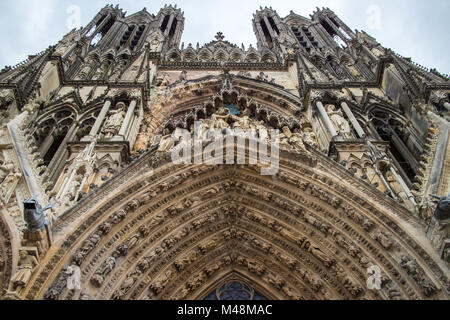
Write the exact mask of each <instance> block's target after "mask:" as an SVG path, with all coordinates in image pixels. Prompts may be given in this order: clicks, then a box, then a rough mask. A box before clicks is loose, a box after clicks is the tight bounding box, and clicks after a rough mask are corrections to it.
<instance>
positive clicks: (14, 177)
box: [0, 171, 22, 202]
mask: <svg viewBox="0 0 450 320" xmlns="http://www.w3.org/2000/svg"><path fill="white" fill-rule="evenodd" d="M21 177H22V174H21V173H20V172H16V171H15V172H13V173H10V174H8V176H7V177H6V178H5V179H4V180H3V182H0V198H2V199H3V201H5V202H8V201H9V198H10V195H11V193H12V191H13V190H12V189H14V187H15V184H16V182H17V181H18V180H19V179H20V178H21Z"/></svg>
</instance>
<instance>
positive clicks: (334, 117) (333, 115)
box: [327, 104, 352, 137]
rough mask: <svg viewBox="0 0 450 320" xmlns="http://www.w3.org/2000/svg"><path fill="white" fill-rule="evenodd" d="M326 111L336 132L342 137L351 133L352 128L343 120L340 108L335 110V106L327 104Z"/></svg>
mask: <svg viewBox="0 0 450 320" xmlns="http://www.w3.org/2000/svg"><path fill="white" fill-rule="evenodd" d="M327 113H328V116H329V117H330V120H331V122H332V123H333V125H334V127H335V129H336V131H337V133H338V134H340V135H342V136H344V137H345V136H348V135H350V134H351V131H352V130H351V128H350V125H349V123H348V121H347V120H345V118H344V115H343V114H342V111H341V110H339V111H336V107H335V106H334V105H332V104H330V105H327Z"/></svg>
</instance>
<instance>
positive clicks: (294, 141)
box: [289, 131, 306, 150]
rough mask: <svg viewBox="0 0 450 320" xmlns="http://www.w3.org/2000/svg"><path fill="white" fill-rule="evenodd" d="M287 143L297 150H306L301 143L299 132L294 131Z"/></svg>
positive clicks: (301, 138)
mask: <svg viewBox="0 0 450 320" xmlns="http://www.w3.org/2000/svg"><path fill="white" fill-rule="evenodd" d="M289 142H290V143H291V145H292V146H293V147H294V148H295V149H297V150H306V148H305V144H304V143H303V136H302V134H301V132H298V131H295V132H294V133H293V134H292V136H291V139H290V141H289Z"/></svg>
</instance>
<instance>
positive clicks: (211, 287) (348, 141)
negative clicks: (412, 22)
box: [0, 5, 450, 300]
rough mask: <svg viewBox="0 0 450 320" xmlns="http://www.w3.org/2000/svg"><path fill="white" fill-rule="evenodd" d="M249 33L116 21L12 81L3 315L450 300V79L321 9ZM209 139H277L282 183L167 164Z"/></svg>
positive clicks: (247, 167)
mask: <svg viewBox="0 0 450 320" xmlns="http://www.w3.org/2000/svg"><path fill="white" fill-rule="evenodd" d="M252 24H253V29H254V32H255V35H256V39H257V46H256V47H253V46H251V45H250V46H245V45H244V44H242V45H236V44H233V43H230V42H228V41H227V40H226V38H225V35H224V34H222V33H221V32H217V34H216V33H215V31H217V30H212V32H211V36H213V35H214V34H216V36H215V37H214V38H213V39H212V41H211V42H209V43H207V44H204V45H200V44H194V45H193V44H188V45H185V44H184V43H181V38H182V34H183V30H184V27H185V18H184V14H183V12H182V10H180V9H179V8H177V6H166V7H164V8H162V9H161V10H160V11H159V12H158V13H149V12H148V11H147V10H146V9H143V10H142V11H140V12H137V13H134V14H131V15H130V14H127V13H126V12H124V11H123V10H122V9H121V8H119V7H118V6H115V7H114V6H112V5H108V6H106V7H105V8H103V9H102V10H101V11H100V12H99V13H98V14H97V15H96V16H95V18H94V19H93V20H92V21H91V22H90V23H89V24H88V25H87V26H86V27H84V28H81V29H76V30H73V31H71V32H70V33H68V34H67V35H66V36H65V37H64V38H63V39H62V40H61V41H60V42H58V43H57V44H56V45H54V46H51V47H49V48H48V49H46V50H45V51H43V52H41V53H38V54H35V55H30V56H29V57H28V59H27V60H26V61H24V62H22V63H19V64H17V65H16V66H14V67H10V66H7V67H5V68H4V69H3V70H1V72H0V114H1V116H0V203H1V206H0V217H1V219H0V299H5V300H110V299H111V300H228V299H235V300H239V299H240V300H409V299H411V300H422V299H428V300H447V299H449V298H450V271H449V268H450V237H449V235H450V195H449V193H450V140H449V134H450V132H449V131H450V122H449V121H450V113H449V112H450V78H449V77H448V76H447V75H443V74H441V73H439V72H438V71H437V70H435V69H427V68H425V67H423V66H420V65H418V64H416V63H414V62H413V61H412V60H411V59H410V58H405V57H402V56H400V55H398V54H396V53H395V52H393V51H392V50H390V49H388V48H385V47H383V46H382V45H381V44H380V43H378V42H377V41H376V39H374V38H373V37H371V36H370V35H368V34H367V33H365V32H363V31H358V30H355V31H353V30H352V29H351V28H349V27H348V26H347V25H346V24H345V23H344V22H343V21H342V20H341V19H340V18H339V17H338V16H337V15H336V14H335V13H333V11H331V10H330V9H328V8H323V9H319V8H317V10H316V11H315V12H313V13H312V14H311V15H310V16H309V17H304V16H301V15H298V14H296V13H294V12H293V11H291V13H290V14H289V15H288V16H286V17H284V18H283V17H280V16H279V15H278V14H277V12H276V11H274V10H273V9H272V8H260V10H258V11H256V13H255V14H254V17H253V21H252ZM198 122H200V123H202V124H203V125H204V127H203V128H205V129H206V130H207V131H206V132H205V134H204V135H202V136H201V138H203V137H204V136H206V138H208V137H210V135H208V132H209V130H208V129H212V128H219V129H221V130H222V132H223V133H224V135H223V136H215V137H214V139H215V140H214V139H213V140H214V141H219V140H220V141H221V140H223V139H225V133H226V132H228V130H231V129H236V128H241V129H267V130H271V131H275V130H279V131H278V132H279V168H278V171H277V172H276V173H275V174H273V175H262V174H261V170H260V169H261V168H263V167H264V166H266V164H265V163H264V162H263V161H262V160H261V161H256V162H253V163H250V162H246V163H244V164H239V163H237V162H233V161H231V162H228V160H234V158H235V156H236V158H237V155H238V153H239V152H242V154H243V155H244V159H247V158H248V157H249V155H250V153H251V152H253V151H255V150H253V149H254V145H253V144H251V143H250V140H248V142H249V143H248V144H245V145H244V148H241V149H240V150H237V149H234V148H232V149H231V150H232V153H231V159H230V154H228V153H227V157H228V158H227V162H222V163H219V162H214V163H205V162H204V161H203V162H202V159H201V158H202V157H201V156H202V153H200V161H192V162H189V163H187V162H186V163H176V162H174V161H173V160H172V157H171V155H173V151H174V149H175V148H178V146H181V145H183V146H184V147H186V146H187V147H188V149H189V150H190V149H191V147H192V148H193V145H192V144H189V143H188V142H187V141H184V140H183V141H181V140H182V139H178V138H177V137H176V133H177V132H179V131H181V130H184V131H186V132H191V133H194V131H195V129H194V123H198ZM252 132H253V131H252ZM261 132H263V130H262V131H259V134H258V135H257V136H255V137H254V139H259V140H260V141H261V140H262V139H264V138H266V139H268V138H269V137H268V136H264V135H263V134H261ZM213 140H211V141H213ZM207 145H208V141H207V139H203V140H201V141H200V147H206V146H207ZM227 147H228V145H227ZM224 148H225V146H224ZM177 150H178V149H177ZM219 156H220V154H219V153H218V152H215V155H214V157H216V160H217V159H218V157H219ZM196 160H198V159H196Z"/></svg>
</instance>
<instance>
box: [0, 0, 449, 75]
mask: <svg viewBox="0 0 450 320" xmlns="http://www.w3.org/2000/svg"><path fill="white" fill-rule="evenodd" d="M110 1H111V0H1V1H0V35H1V37H2V45H1V47H0V66H1V67H3V66H5V65H14V64H16V63H18V62H20V61H23V60H24V59H26V57H27V56H28V54H34V53H38V52H40V51H42V50H44V49H46V48H47V47H48V46H49V45H52V44H56V43H57V42H58V41H59V40H60V39H61V38H62V36H64V35H65V34H66V33H67V32H69V31H70V29H69V28H71V27H73V25H76V24H77V20H79V21H80V23H81V26H85V25H86V24H87V23H89V21H91V20H92V18H93V17H94V16H95V15H96V13H97V12H98V11H99V10H100V9H101V8H102V7H104V6H105V5H106V4H108V3H110ZM166 3H167V2H166V1H160V0H122V1H120V7H121V8H123V9H124V10H125V11H127V12H128V14H132V13H134V12H136V11H139V10H141V9H143V8H144V7H146V8H147V10H148V11H149V12H150V13H153V14H157V13H158V11H159V9H160V8H162V7H163V6H164V4H166ZM172 4H177V5H178V6H179V7H181V8H182V10H183V11H184V12H185V18H186V25H185V29H184V34H183V38H182V41H183V42H185V43H186V45H187V44H188V43H192V44H194V45H195V44H196V43H197V42H200V44H203V43H206V42H209V41H211V40H213V39H214V35H215V34H216V32H217V31H222V32H223V33H224V34H225V36H226V40H228V41H230V42H232V43H236V44H237V45H241V44H242V43H244V44H245V46H246V47H247V46H248V45H250V44H253V45H255V43H256V38H255V35H254V34H253V28H252V23H251V20H252V17H253V13H254V12H255V11H256V10H257V9H258V8H259V6H272V7H273V9H275V10H276V11H277V12H278V14H279V15H280V16H281V17H285V16H286V15H288V14H289V12H290V10H293V11H294V12H295V13H297V14H300V15H303V16H305V17H309V15H310V14H312V12H313V10H314V9H315V7H317V6H318V7H323V6H327V7H329V8H330V9H332V10H333V11H334V12H335V13H336V14H337V15H338V16H339V17H340V18H341V19H342V20H343V21H344V22H345V23H346V24H347V25H348V26H349V27H350V28H351V29H353V30H354V29H358V30H364V31H366V32H367V33H369V34H370V35H372V36H374V37H375V38H376V39H377V40H378V41H379V42H380V43H381V44H382V45H384V46H385V47H387V48H391V49H393V50H394V51H396V52H398V53H399V54H401V55H403V56H406V57H412V58H413V60H414V61H416V62H417V63H419V64H422V65H424V66H426V67H429V68H437V69H438V71H440V72H442V73H447V74H450V62H449V59H447V55H448V54H449V52H450V42H449V35H448V32H449V31H450V30H449V25H450V22H449V21H450V19H449V18H448V16H449V14H450V1H448V0H427V1H423V0H369V1H367V0H359V1H356V0H276V1H275V0H272V1H267V0H226V1H223V0H220V1H219V0H178V1H176V2H173V3H172ZM114 5H115V4H114ZM74 6H75V7H74ZM74 9H75V10H74ZM78 9H79V13H80V14H79V17H80V19H77V11H78Z"/></svg>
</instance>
